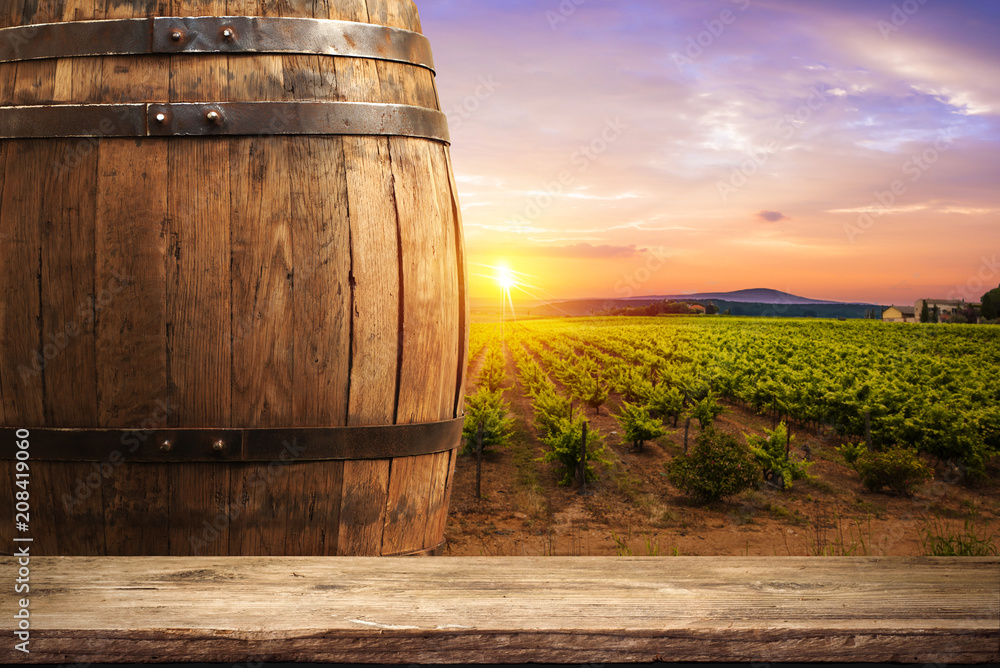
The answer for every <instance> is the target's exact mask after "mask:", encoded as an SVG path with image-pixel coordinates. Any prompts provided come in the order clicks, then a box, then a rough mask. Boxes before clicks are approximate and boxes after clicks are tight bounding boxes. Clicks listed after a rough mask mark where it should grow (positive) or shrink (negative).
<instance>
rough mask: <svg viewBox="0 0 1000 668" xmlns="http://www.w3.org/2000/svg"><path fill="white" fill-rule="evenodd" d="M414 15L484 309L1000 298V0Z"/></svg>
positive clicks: (582, 4) (758, 2) (729, 0)
mask: <svg viewBox="0 0 1000 668" xmlns="http://www.w3.org/2000/svg"><path fill="white" fill-rule="evenodd" d="M417 6H418V8H419V10H420V14H421V19H422V24H423V30H424V33H425V34H426V35H427V36H428V37H429V38H430V40H431V43H432V45H433V48H434V56H435V61H436V64H437V83H438V87H439V91H440V96H441V102H442V107H443V108H444V110H445V112H446V113H447V114H448V117H449V123H450V126H451V134H452V142H453V144H452V156H453V164H454V169H455V176H456V180H457V183H458V188H459V198H460V201H461V205H462V212H463V217H464V222H465V232H466V244H467V252H468V259H469V263H470V291H471V293H472V296H473V297H479V298H489V297H491V296H493V295H495V294H497V281H496V279H495V277H496V275H497V269H496V267H499V266H506V267H508V268H509V270H510V272H512V274H513V275H514V276H515V277H517V279H518V281H519V282H520V283H521V284H522V286H524V290H523V291H515V294H514V299H515V302H516V301H517V300H518V298H521V299H528V298H529V295H528V294H527V293H530V295H532V296H535V297H538V298H543V299H552V298H560V299H568V298H586V297H600V298H608V297H629V296H641V295H652V294H685V293H692V292H707V291H712V292H717V291H727V290H739V289H744V288H773V289H777V290H784V291H787V292H792V293H795V294H799V295H803V296H807V297H813V298H817V299H831V300H843V301H858V302H862V301H863V302H873V303H882V304H890V303H900V304H908V303H912V302H913V301H915V300H917V299H920V298H924V297H937V298H945V297H952V298H965V299H968V300H970V301H976V300H978V298H979V297H980V296H981V295H982V294H983V293H984V292H985V291H986V290H987V289H989V288H992V287H996V286H997V285H1000V265H998V264H997V259H1000V258H998V255H1000V39H998V35H1000V2H983V1H982V0H978V1H976V0H947V1H945V0H905V1H904V0H899V1H897V2H881V1H878V0H826V1H825V2H805V1H801V0H799V1H793V0H698V1H695V0H670V1H669V2H667V1H663V0H660V1H653V0H649V1H644V0H618V1H614V0H530V1H529V0H504V1H503V2H501V1H500V0H461V1H459V0H417ZM529 286H530V287H529Z"/></svg>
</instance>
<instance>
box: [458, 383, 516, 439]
mask: <svg viewBox="0 0 1000 668" xmlns="http://www.w3.org/2000/svg"><path fill="white" fill-rule="evenodd" d="M508 408H509V407H508V405H507V402H506V401H504V400H503V391H500V392H490V391H489V390H487V389H486V388H485V387H481V388H479V391H478V392H476V393H475V394H473V395H471V396H469V397H467V398H466V400H465V424H464V425H463V427H462V437H463V438H464V439H465V448H464V449H463V450H462V452H463V453H470V452H475V451H476V434H477V433H478V431H479V425H480V424H482V425H483V452H486V450H487V449H489V448H492V447H498V446H506V445H507V442H508V441H509V440H510V436H511V429H512V427H511V425H513V423H514V419H513V418H511V417H509V416H508V414H507V412H508Z"/></svg>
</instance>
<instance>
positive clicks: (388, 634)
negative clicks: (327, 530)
mask: <svg viewBox="0 0 1000 668" xmlns="http://www.w3.org/2000/svg"><path fill="white" fill-rule="evenodd" d="M998 643H1000V633H998V632H984V631H964V632H956V631H955V630H928V629H914V630H913V631H901V632H896V633H870V632H865V631H864V630H863V629H855V630H844V629H836V630H831V631H830V632H829V633H827V632H825V631H823V630H820V631H817V630H810V631H795V630H787V629H769V630H755V631H750V630H739V631H733V630H726V629H720V630H718V631H711V632H704V631H702V632H698V631H691V632H682V631H677V630H673V631H671V632H667V633H657V632H652V631H628V630H622V631H619V630H612V629H609V630H607V631H603V632H594V631H588V632H585V633H581V632H576V631H523V632H509V631H463V630H442V631H440V632H435V633H428V632H427V631H410V630H393V629H378V628H372V629H360V630H358V631H356V632H346V631H337V632H330V633H314V634H309V635H301V636H297V637H289V636H284V635H278V636H274V637H270V638H268V637H262V636H258V635H254V636H251V637H243V638H241V637H233V636H231V635H229V634H223V633H222V632H220V633H219V634H218V635H215V634H212V633H209V632H205V631H193V632H189V631H187V630H185V629H164V630H162V631H146V632H131V633H129V632H122V633H110V632H102V633H100V634H93V633H88V632H82V631H66V632H60V631H56V630H47V631H39V632H37V633H36V634H33V636H32V641H31V647H32V651H31V653H30V654H28V655H23V654H22V655H21V656H20V657H18V656H15V654H20V653H16V652H10V651H8V652H6V654H7V657H6V659H5V661H10V662H17V663H63V664H67V663H71V662H76V663H78V664H86V663H124V662H143V663H169V662H190V661H198V662H206V663H222V662H229V663H239V662H244V661H247V660H248V659H253V660H254V661H261V662H306V661H308V662H316V663H376V664H406V663H410V664H413V663H421V664H445V663H468V664H480V663H486V664H496V663H522V662H531V663H579V664H584V663H643V662H652V661H670V662H849V663H854V662H869V663H948V664H953V663H959V664H977V663H995V662H996V661H997V660H998V659H1000V656H998V649H997V647H998Z"/></svg>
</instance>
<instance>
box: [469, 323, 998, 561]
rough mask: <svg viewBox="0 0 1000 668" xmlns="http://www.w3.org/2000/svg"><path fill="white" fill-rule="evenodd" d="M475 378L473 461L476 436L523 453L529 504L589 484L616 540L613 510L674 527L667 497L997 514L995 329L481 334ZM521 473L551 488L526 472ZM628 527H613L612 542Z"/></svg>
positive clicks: (638, 328) (593, 503)
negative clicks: (947, 506) (948, 507)
mask: <svg viewBox="0 0 1000 668" xmlns="http://www.w3.org/2000/svg"><path fill="white" fill-rule="evenodd" d="M469 365H470V396H469V400H468V405H467V417H466V430H465V435H466V442H467V444H469V447H467V450H470V449H474V448H475V447H476V438H477V434H478V433H480V431H481V440H482V447H483V450H484V451H489V452H490V453H492V454H491V456H492V457H493V458H494V459H498V460H500V459H502V454H501V453H502V452H503V451H504V450H513V451H520V452H521V455H522V456H521V457H520V459H519V461H520V464H519V471H518V472H517V473H516V475H517V476H519V477H520V478H524V477H525V475H527V477H528V478H529V479H535V482H533V483H532V484H531V486H532V487H533V488H534V490H535V495H536V496H538V497H542V496H545V495H546V494H547V495H548V497H552V496H553V495H556V497H557V498H556V501H557V502H556V503H555V505H556V506H558V505H560V502H564V503H563V504H564V505H565V503H568V504H569V505H575V506H579V505H580V504H579V503H577V502H576V500H574V499H572V498H571V496H570V495H571V494H575V493H576V490H577V489H579V488H580V487H581V486H583V485H584V484H585V483H587V484H588V485H589V489H588V490H587V493H588V496H586V497H583V499H584V500H583V502H582V503H583V505H582V509H580V508H578V510H579V512H580V514H582V515H584V516H591V517H593V516H595V509H596V511H599V510H600V509H601V508H603V509H604V511H605V512H603V513H601V512H596V514H597V515H603V516H606V517H607V519H608V520H609V522H608V526H609V527H612V528H614V527H613V524H614V518H613V517H609V516H608V510H609V509H610V508H611V507H612V506H614V505H615V499H619V500H623V501H624V502H626V503H625V505H626V507H632V508H634V507H635V506H643V507H644V508H645V510H646V511H647V512H646V513H645V515H646V516H648V517H643V518H638V519H636V518H635V516H634V513H631V512H628V513H626V514H629V515H630V517H631V518H632V519H635V520H636V522H637V523H638V524H639V525H641V526H642V527H643V530H645V531H648V532H652V531H653V529H656V528H660V529H663V528H665V527H664V526H658V524H659V525H664V524H669V522H666V523H664V522H658V518H657V517H653V516H652V515H657V514H659V515H660V516H661V518H662V517H669V516H671V515H676V513H675V512H673V511H672V510H671V509H670V506H671V503H670V500H671V499H673V500H675V502H679V503H681V504H682V508H683V512H684V513H686V514H688V515H690V514H691V513H693V512H695V511H694V510H691V507H692V506H698V505H699V503H696V502H700V504H701V505H704V504H706V503H709V502H715V504H716V506H718V504H719V503H720V499H727V500H726V501H721V503H723V504H727V503H728V504H729V505H728V506H725V505H724V506H723V507H722V508H721V509H719V508H717V510H720V512H730V513H732V512H733V511H734V509H737V510H738V508H739V507H740V503H742V502H743V501H741V499H743V500H745V499H746V498H747V497H749V498H751V500H753V501H754V503H757V504H758V505H760V503H761V497H762V495H765V496H766V495H778V496H777V497H776V498H777V499H780V505H776V504H774V503H767V502H766V501H765V502H764V505H769V506H774V507H788V506H794V505H796V500H797V499H798V500H801V499H800V498H799V497H797V496H796V493H799V494H802V493H803V492H805V493H806V495H807V496H808V497H809V498H810V499H812V500H815V498H816V497H822V496H824V495H829V494H828V492H829V490H832V489H836V490H844V489H853V490H854V492H856V494H855V499H856V500H857V499H860V500H861V503H862V505H863V504H864V503H869V504H870V503H875V505H876V506H877V507H888V506H892V505H894V504H896V505H898V504H899V503H910V504H911V505H912V504H913V503H916V502H917V500H920V499H924V498H925V497H926V498H930V497H927V494H926V492H927V490H928V489H931V490H934V494H933V495H932V496H933V497H934V498H933V499H932V501H933V502H934V503H940V502H941V500H942V497H943V496H944V497H948V496H949V495H950V496H952V497H954V499H953V500H957V499H958V497H959V496H963V495H965V496H968V497H970V498H972V497H982V498H983V499H986V500H985V501H984V503H985V506H986V509H985V512H986V513H989V514H992V516H993V518H994V519H995V518H996V517H997V516H998V515H1000V512H998V511H1000V505H997V504H996V503H995V501H994V502H991V501H989V496H990V495H989V493H988V491H989V490H990V489H994V488H995V486H996V482H997V480H996V477H997V476H996V461H995V460H992V458H993V457H994V456H995V455H997V454H998V453H1000V383H997V382H996V381H997V372H998V370H1000V330H998V329H996V328H985V327H978V328H977V327H965V326H923V327H915V326H905V325H903V326H893V325H886V324H884V323H880V322H867V321H855V322H835V321H815V320H777V319H770V320H768V319H729V318H704V317H702V318H699V317H693V318H629V319H627V320H625V319H621V318H589V319H560V320H541V321H527V322H518V323H507V324H506V325H505V326H504V327H503V328H502V329H501V327H500V325H498V324H475V325H473V327H472V332H471V337H470V359H469ZM584 434H586V438H584ZM526 453H527V454H530V455H531V456H530V457H528V456H527V454H526ZM699 457H700V459H699ZM699 462H700V463H699ZM531 465H534V466H535V467H542V469H541V470H542V471H543V473H544V471H551V475H552V476H553V477H554V480H555V482H556V483H557V486H558V487H559V488H560V489H559V490H556V491H548V490H547V488H546V484H545V482H546V479H545V475H544V474H543V473H533V474H532V473H530V472H529V473H526V472H525V471H524V469H525V467H528V466H531ZM486 466H487V473H486V475H487V477H488V476H489V471H488V469H489V464H488V463H487V464H486ZM545 466H548V469H545V468H544V467H545ZM726 466H730V468H731V469H732V470H731V471H730V470H728V469H726ZM462 467H463V462H462V461H460V462H459V468H460V469H461V468H462ZM699 467H701V468H699ZM824 471H825V472H826V475H824ZM737 473H739V475H738V476H736V477H734V475H735V474H737ZM799 481H804V482H802V483H800V482H799ZM845 484H846V485H847V487H845ZM539 490H541V492H539ZM875 492H883V494H881V495H878V496H876V495H875V494H874V493H875ZM852 493H853V492H852ZM866 494H868V495H871V496H872V497H873V498H877V499H883V498H884V500H880V501H874V502H872V501H865V495H866ZM893 494H894V495H895V496H891V495H893ZM741 495H742V496H741ZM603 497H607V498H603ZM903 498H906V499H908V501H906V502H904V501H903V500H902V499H903ZM677 499H682V500H681V501H676V500H677ZM840 500H842V499H838V502H839V501H840ZM546 501H547V505H548V506H550V507H549V508H548V509H547V512H548V513H549V515H550V519H551V515H552V513H553V512H554V510H556V509H554V508H552V507H551V506H552V505H553V498H547V500H546ZM962 502H963V503H966V505H967V506H969V507H972V506H976V504H977V503H978V501H975V500H973V501H970V500H969V499H968V498H967V499H965V500H964V501H962ZM529 505H530V504H529ZM536 505H537V504H536ZM543 505H544V504H543ZM927 505H928V504H927V503H925V504H924V506H927ZM468 507H469V508H472V506H468ZM978 507H979V506H976V508H977V511H976V512H977V513H978ZM650 509H654V511H653V513H652V515H651V514H650V512H648V511H649V510H650ZM515 512H517V511H515ZM622 512H625V511H622ZM518 514H525V513H518ZM535 514H536V515H541V514H544V513H541V512H536V513H535ZM779 514H780V511H779ZM953 514H954V513H953ZM869 519H870V518H869ZM976 519H983V518H982V517H980V516H978V515H977V518H976ZM646 520H648V521H646ZM539 522H541V518H539ZM541 523H543V524H544V522H541ZM585 523H586V522H585ZM529 524H531V522H529ZM627 530H628V529H627V528H626V527H621V526H619V527H617V528H615V533H614V540H615V541H616V542H618V541H620V540H621V539H620V538H619V534H621V533H625V532H626V531H627ZM858 531H859V532H860V529H858ZM651 535H652V534H651V533H650V534H649V536H648V537H647V538H648V539H649V540H651V538H650V536H651ZM856 539H857V537H855V541H856ZM848 542H850V541H848ZM620 547H621V545H620V544H619V548H620ZM626 549H629V550H631V549H632V548H626ZM650 549H652V547H651V548H650Z"/></svg>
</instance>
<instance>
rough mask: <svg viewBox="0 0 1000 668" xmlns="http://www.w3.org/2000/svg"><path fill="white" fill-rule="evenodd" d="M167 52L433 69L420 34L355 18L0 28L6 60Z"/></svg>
mask: <svg viewBox="0 0 1000 668" xmlns="http://www.w3.org/2000/svg"><path fill="white" fill-rule="evenodd" d="M157 53H159V54H164V53H297V54H318V55H326V56H347V57H352V58H370V59H375V60H387V61H393V62H400V63H408V64H410V65H417V66H420V67H425V68H427V69H429V70H431V71H432V72H433V71H434V58H433V56H432V55H431V46H430V41H429V40H428V39H427V38H426V37H424V36H423V35H421V34H420V33H417V32H412V31H409V30H402V29H399V28H388V27H386V26H379V25H372V24H369V23H355V22H353V21H331V20H328V19H304V18H286V17H261V16H206V17H157V18H149V19H111V20H103V21H67V22H64V23H42V24H38V25H29V26H16V27H12V28H2V29H0V62H14V61H19V60H38V59H42V58H73V57H79V56H118V55H141V54H157Z"/></svg>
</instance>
